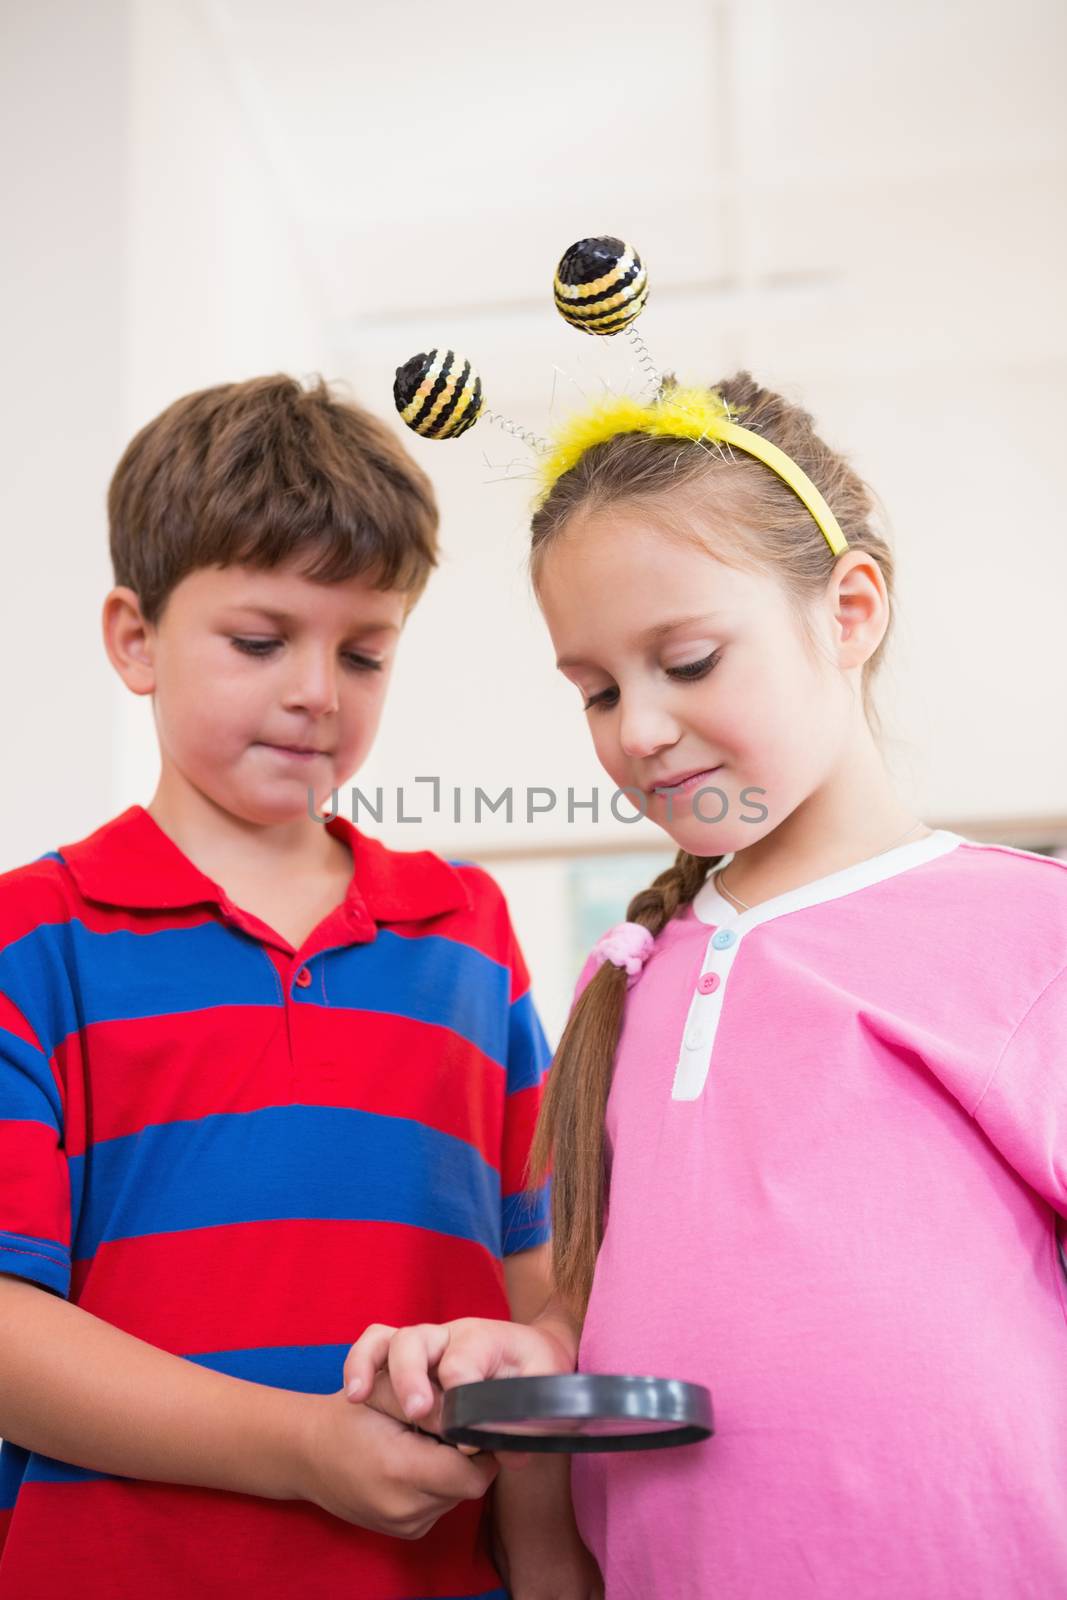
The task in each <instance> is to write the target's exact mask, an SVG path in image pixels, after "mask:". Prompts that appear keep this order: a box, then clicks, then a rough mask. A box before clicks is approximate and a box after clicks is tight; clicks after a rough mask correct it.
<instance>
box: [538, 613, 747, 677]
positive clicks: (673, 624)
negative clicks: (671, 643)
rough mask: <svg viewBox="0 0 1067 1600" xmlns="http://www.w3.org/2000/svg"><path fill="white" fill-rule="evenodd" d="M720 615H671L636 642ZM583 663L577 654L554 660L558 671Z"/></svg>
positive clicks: (655, 640) (650, 640) (649, 641)
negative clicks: (667, 620) (667, 619)
mask: <svg viewBox="0 0 1067 1600" xmlns="http://www.w3.org/2000/svg"><path fill="white" fill-rule="evenodd" d="M721 616H722V612H721V611H699V612H697V614H696V616H695V617H673V618H672V619H671V621H670V622H657V623H656V625H655V627H652V628H646V629H645V631H644V633H639V634H638V635H637V640H636V642H637V644H639V645H649V644H656V643H658V641H659V640H660V639H663V638H665V637H666V635H667V634H668V633H673V632H674V630H675V628H688V627H691V626H692V624H693V623H694V622H710V621H711V620H712V618H713V617H721ZM584 665H585V662H584V661H582V660H581V659H580V658H579V657H578V656H560V657H559V658H558V660H557V661H556V666H557V667H558V668H559V669H560V671H563V670H564V669H565V668H566V667H582V666H584Z"/></svg>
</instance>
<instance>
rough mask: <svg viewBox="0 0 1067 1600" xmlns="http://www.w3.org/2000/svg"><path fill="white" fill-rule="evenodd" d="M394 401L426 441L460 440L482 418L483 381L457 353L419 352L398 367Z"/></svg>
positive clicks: (407, 421) (441, 351) (449, 351)
mask: <svg viewBox="0 0 1067 1600" xmlns="http://www.w3.org/2000/svg"><path fill="white" fill-rule="evenodd" d="M393 399H394V400H395V401H396V409H397V410H398V411H399V412H400V415H401V416H402V417H403V419H404V421H405V422H406V423H407V425H408V427H409V428H413V429H414V430H415V432H416V433H421V434H422V437H423V438H424V439H458V438H459V436H460V434H461V433H466V431H467V429H468V428H472V427H473V426H474V424H475V423H476V422H477V420H478V418H479V416H480V414H481V410H482V405H483V399H482V380H481V378H479V376H478V374H477V373H476V372H475V370H474V368H473V367H472V366H471V364H470V362H469V361H464V359H463V357H462V356H457V354H456V352H455V351H454V350H431V351H430V352H429V353H428V354H426V353H424V352H420V354H419V355H417V356H412V358H411V360H410V361H405V362H404V365H403V366H402V367H397V369H396V382H395V383H394V384H393Z"/></svg>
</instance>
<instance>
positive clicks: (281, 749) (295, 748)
mask: <svg viewBox="0 0 1067 1600" xmlns="http://www.w3.org/2000/svg"><path fill="white" fill-rule="evenodd" d="M260 743H261V744H262V745H263V748H264V750H276V751H277V752H278V754H279V755H282V756H295V757H296V758H297V759H298V760H300V761H310V760H312V759H313V758H314V757H315V756H324V755H326V754H328V752H327V751H325V750H317V749H315V748H313V747H312V746H311V745H303V746H302V745H293V744H270V743H269V742H268V741H267V740H266V739H262V740H261V741H260Z"/></svg>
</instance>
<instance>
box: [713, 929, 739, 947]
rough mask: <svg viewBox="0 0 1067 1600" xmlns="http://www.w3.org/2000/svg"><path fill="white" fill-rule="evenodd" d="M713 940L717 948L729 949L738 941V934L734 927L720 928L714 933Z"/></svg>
mask: <svg viewBox="0 0 1067 1600" xmlns="http://www.w3.org/2000/svg"><path fill="white" fill-rule="evenodd" d="M711 942H712V945H713V946H714V948H715V949H716V950H729V948H730V946H731V945H732V944H736V943H737V934H736V933H735V932H734V930H733V929H732V928H720V929H719V931H718V933H714V934H712V936H711Z"/></svg>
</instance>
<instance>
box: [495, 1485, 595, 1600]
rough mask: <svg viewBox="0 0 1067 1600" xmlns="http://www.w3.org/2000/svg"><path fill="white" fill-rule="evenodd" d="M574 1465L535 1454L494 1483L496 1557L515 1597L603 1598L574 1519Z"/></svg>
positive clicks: (548, 1599) (541, 1599)
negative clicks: (517, 1471)
mask: <svg viewBox="0 0 1067 1600" xmlns="http://www.w3.org/2000/svg"><path fill="white" fill-rule="evenodd" d="M570 1465H571V1464H570V1459H569V1458H568V1457H567V1456H558V1455H550V1456H537V1457H535V1458H532V1459H531V1460H530V1462H529V1465H528V1466H527V1468H526V1470H525V1471H524V1472H522V1473H520V1474H518V1475H512V1474H507V1475H505V1474H504V1473H501V1475H500V1477H499V1478H498V1479H497V1480H496V1483H495V1484H494V1485H493V1520H492V1525H491V1526H492V1551H493V1559H494V1560H495V1562H496V1565H497V1569H498V1571H499V1572H500V1575H501V1577H502V1578H503V1579H504V1582H505V1584H506V1586H507V1589H508V1593H509V1594H510V1595H511V1597H512V1600H604V1585H603V1582H602V1580H601V1577H600V1569H599V1567H598V1566H597V1564H596V1562H595V1561H594V1559H593V1557H592V1556H591V1555H590V1553H589V1551H588V1550H587V1549H586V1547H585V1545H584V1544H583V1543H582V1540H581V1537H580V1535H579V1533H578V1528H577V1525H576V1523H575V1520H574V1512H573V1510H572V1508H571V1494H570Z"/></svg>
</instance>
